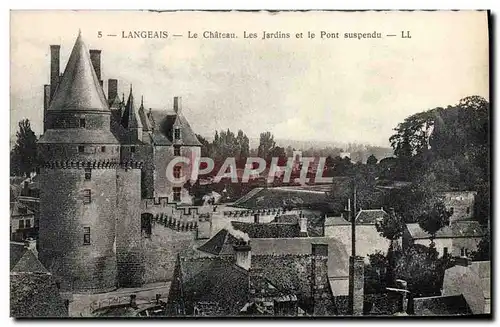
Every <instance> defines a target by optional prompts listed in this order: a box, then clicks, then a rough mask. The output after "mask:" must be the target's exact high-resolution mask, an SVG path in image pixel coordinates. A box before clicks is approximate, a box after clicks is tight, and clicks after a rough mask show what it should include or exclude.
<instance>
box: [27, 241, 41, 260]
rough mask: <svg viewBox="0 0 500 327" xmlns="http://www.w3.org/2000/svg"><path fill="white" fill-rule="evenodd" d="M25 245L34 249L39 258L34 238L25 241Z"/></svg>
mask: <svg viewBox="0 0 500 327" xmlns="http://www.w3.org/2000/svg"><path fill="white" fill-rule="evenodd" d="M24 247H25V248H27V249H28V250H30V251H32V252H33V253H34V254H35V256H36V257H37V258H38V250H37V249H36V240H35V239H33V238H31V237H30V238H28V239H26V240H25V241H24Z"/></svg>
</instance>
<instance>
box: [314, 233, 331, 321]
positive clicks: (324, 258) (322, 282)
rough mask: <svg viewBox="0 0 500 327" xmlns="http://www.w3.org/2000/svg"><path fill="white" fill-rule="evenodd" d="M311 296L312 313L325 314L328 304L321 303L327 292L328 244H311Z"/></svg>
mask: <svg viewBox="0 0 500 327" xmlns="http://www.w3.org/2000/svg"><path fill="white" fill-rule="evenodd" d="M311 254H312V257H311V297H312V299H313V315H314V316H325V315H328V314H329V313H328V312H327V311H325V309H326V308H327V307H328V305H325V303H323V302H324V301H325V299H326V298H328V297H327V296H326V295H327V293H328V286H327V283H328V278H327V277H328V244H315V243H313V244H311Z"/></svg>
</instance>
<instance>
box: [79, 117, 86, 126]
mask: <svg viewBox="0 0 500 327" xmlns="http://www.w3.org/2000/svg"><path fill="white" fill-rule="evenodd" d="M80 127H85V118H80Z"/></svg>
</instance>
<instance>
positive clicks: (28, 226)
mask: <svg viewBox="0 0 500 327" xmlns="http://www.w3.org/2000/svg"><path fill="white" fill-rule="evenodd" d="M35 236H36V231H35V213H34V212H33V211H32V210H30V209H29V208H28V206H26V205H25V204H23V203H21V202H11V203H10V239H11V241H18V242H21V241H24V240H25V239H27V238H28V237H35Z"/></svg>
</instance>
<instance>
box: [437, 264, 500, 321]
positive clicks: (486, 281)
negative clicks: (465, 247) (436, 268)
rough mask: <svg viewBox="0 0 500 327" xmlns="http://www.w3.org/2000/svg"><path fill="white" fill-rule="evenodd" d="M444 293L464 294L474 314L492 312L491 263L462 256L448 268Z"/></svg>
mask: <svg viewBox="0 0 500 327" xmlns="http://www.w3.org/2000/svg"><path fill="white" fill-rule="evenodd" d="M443 295H448V296H452V295H463V297H464V298H465V299H466V301H467V303H468V304H469V306H470V309H471V311H472V313H473V314H489V313H491V263H490V261H473V262H470V261H469V259H467V258H460V259H459V260H458V264H456V265H455V266H453V267H451V268H448V269H446V271H445V273H444V279H443Z"/></svg>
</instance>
